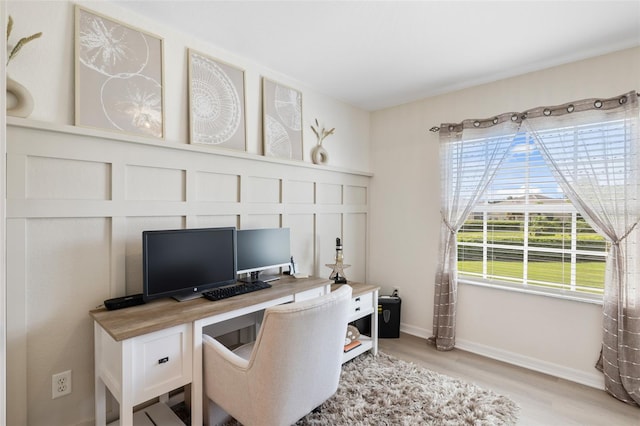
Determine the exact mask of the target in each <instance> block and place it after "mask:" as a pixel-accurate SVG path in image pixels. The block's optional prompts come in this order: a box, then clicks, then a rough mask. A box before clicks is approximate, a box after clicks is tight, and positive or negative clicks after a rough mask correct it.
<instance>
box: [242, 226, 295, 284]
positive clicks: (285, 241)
mask: <svg viewBox="0 0 640 426" xmlns="http://www.w3.org/2000/svg"><path fill="white" fill-rule="evenodd" d="M290 238H291V236H290V232H289V228H261V229H239V230H238V231H237V245H236V247H237V261H238V274H244V273H251V279H253V280H257V279H261V280H263V281H268V280H269V277H264V276H261V277H259V278H258V274H259V273H260V272H261V271H264V270H267V269H273V268H279V267H285V266H289V263H290V260H291V239H290Z"/></svg>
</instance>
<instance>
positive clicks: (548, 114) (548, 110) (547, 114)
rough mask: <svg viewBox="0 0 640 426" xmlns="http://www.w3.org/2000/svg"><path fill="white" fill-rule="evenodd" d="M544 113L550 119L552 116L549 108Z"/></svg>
mask: <svg viewBox="0 0 640 426" xmlns="http://www.w3.org/2000/svg"><path fill="white" fill-rule="evenodd" d="M542 113H543V114H544V115H546V116H547V117H548V116H550V115H551V110H550V109H549V108H545V109H544V111H542Z"/></svg>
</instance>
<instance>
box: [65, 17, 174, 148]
mask: <svg viewBox="0 0 640 426" xmlns="http://www.w3.org/2000/svg"><path fill="white" fill-rule="evenodd" d="M75 22H76V35H75V52H76V54H75V56H76V63H75V71H76V76H75V77H76V84H75V92H76V93H75V109H76V111H75V121H76V125H77V126H83V127H92V128H97V129H106V130H113V131H119V132H123V133H127V134H132V135H139V136H152V137H156V138H161V139H164V75H163V55H164V42H163V40H162V39H161V38H159V37H157V36H155V35H153V34H149V33H147V32H144V31H142V30H139V29H137V28H133V27H131V26H128V25H125V24H123V23H122V22H118V21H115V20H113V19H111V18H108V17H106V16H102V15H99V14H97V13H95V12H92V11H90V10H87V9H85V8H83V7H81V6H78V5H76V10H75Z"/></svg>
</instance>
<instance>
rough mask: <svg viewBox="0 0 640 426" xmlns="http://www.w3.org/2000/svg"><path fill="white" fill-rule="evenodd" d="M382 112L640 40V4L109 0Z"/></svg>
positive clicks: (634, 0) (636, 0) (636, 1)
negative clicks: (382, 110)
mask: <svg viewBox="0 0 640 426" xmlns="http://www.w3.org/2000/svg"><path fill="white" fill-rule="evenodd" d="M110 1H113V2H115V3H119V4H120V5H121V6H122V7H125V8H129V9H131V10H134V11H135V12H137V13H139V14H141V15H143V16H146V17H148V18H151V19H153V20H155V21H158V22H162V23H165V24H166V25H168V26H171V27H174V28H175V29H177V30H179V31H180V32H183V33H186V34H190V35H193V36H194V37H196V38H198V39H203V40H206V41H207V42H210V43H211V44H213V45H215V46H217V47H219V48H222V49H225V50H228V51H230V52H233V53H234V54H237V55H240V56H243V57H246V58H249V59H251V60H253V61H255V62H258V63H260V64H262V65H264V66H266V67H268V68H270V69H273V70H275V71H277V72H280V73H283V74H285V75H287V76H290V77H292V78H294V79H296V80H298V81H300V82H301V83H303V84H305V85H307V86H309V87H311V88H313V89H314V90H317V91H318V92H321V93H324V94H326V95H329V96H331V97H334V98H336V99H340V100H343V101H345V102H347V103H349V104H352V105H354V106H357V107H360V108H363V109H366V110H377V109H381V108H385V107H389V106H394V105H398V104H402V103H405V102H410V101H413V100H417V99H422V98H425V97H427V96H432V95H436V94H441V93H446V92H450V91H453V90H457V89H461V88H465V87H470V86H474V85H477V84H482V83H486V82H491V81H495V80H499V79H502V78H506V77H510V76H514V75H519V74H523V73H526V72H530V71H535V70H539V69H543V68H548V67H551V66H555V65H560V64H564V63H568V62H573V61H576V60H580V59H584V58H588V57H593V56H597V55H601V54H604V53H609V52H613V51H616V50H621V49H625V48H629V47H632V46H638V45H640V1H639V0H632V1H606V0H600V1H579V0H573V1H544V0H538V1H520V0H511V1H479V0H476V1H455V0H453V1H452V0H449V1H371V0H370V1H238V0H236V1H191V0H169V1H168V0H146V1H144V0H110Z"/></svg>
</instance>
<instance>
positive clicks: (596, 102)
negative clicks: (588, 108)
mask: <svg viewBox="0 0 640 426" xmlns="http://www.w3.org/2000/svg"><path fill="white" fill-rule="evenodd" d="M593 106H594V107H596V108H602V101H601V100H600V99H598V100H597V101H595V102H594V103H593Z"/></svg>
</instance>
